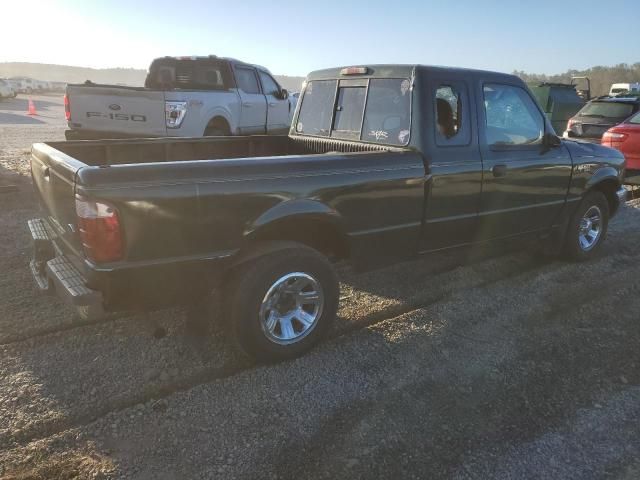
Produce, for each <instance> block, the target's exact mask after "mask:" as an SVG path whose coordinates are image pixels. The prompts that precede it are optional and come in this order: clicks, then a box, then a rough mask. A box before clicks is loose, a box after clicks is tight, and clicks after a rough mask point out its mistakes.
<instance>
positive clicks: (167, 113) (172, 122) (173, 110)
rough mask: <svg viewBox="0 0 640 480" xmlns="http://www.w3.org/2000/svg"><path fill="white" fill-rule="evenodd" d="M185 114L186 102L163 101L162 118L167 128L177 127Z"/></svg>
mask: <svg viewBox="0 0 640 480" xmlns="http://www.w3.org/2000/svg"><path fill="white" fill-rule="evenodd" d="M186 114H187V102H165V106H164V118H165V121H166V123H167V128H178V127H180V125H181V124H182V121H183V120H184V116H185V115H186Z"/></svg>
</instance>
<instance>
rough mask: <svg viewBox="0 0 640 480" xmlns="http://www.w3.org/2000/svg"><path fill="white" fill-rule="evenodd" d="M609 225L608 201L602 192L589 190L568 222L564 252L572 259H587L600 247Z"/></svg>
mask: <svg viewBox="0 0 640 480" xmlns="http://www.w3.org/2000/svg"><path fill="white" fill-rule="evenodd" d="M608 227H609V203H608V202H607V199H606V197H605V196H604V194H603V193H602V192H598V191H592V192H589V193H588V194H587V195H586V196H585V197H584V198H583V199H582V202H580V205H579V206H578V208H577V209H576V212H575V213H574V214H573V217H572V218H571V222H570V223H569V230H568V231H567V237H566V239H565V253H566V255H567V256H568V257H570V258H572V259H573V260H578V261H582V260H588V259H590V258H592V257H593V256H594V255H595V254H596V253H597V252H598V250H600V248H601V247H602V243H603V242H604V240H605V238H606V236H607V230H608Z"/></svg>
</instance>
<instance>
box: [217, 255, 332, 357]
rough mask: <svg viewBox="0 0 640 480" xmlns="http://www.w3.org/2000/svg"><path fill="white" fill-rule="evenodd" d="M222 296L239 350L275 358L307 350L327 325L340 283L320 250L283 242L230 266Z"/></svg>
mask: <svg viewBox="0 0 640 480" xmlns="http://www.w3.org/2000/svg"><path fill="white" fill-rule="evenodd" d="M226 297H227V301H228V303H227V308H226V312H227V321H228V327H229V329H230V332H231V333H232V335H233V336H234V338H235V339H236V341H237V343H238V344H239V345H240V347H241V348H242V350H244V351H245V352H246V353H247V354H249V355H250V356H252V357H254V358H256V359H259V360H263V361H277V360H283V359H286V358H292V357H296V356H298V355H300V354H302V353H304V352H306V351H307V350H309V349H310V348H311V347H313V346H314V345H315V344H316V343H318V341H320V339H321V338H322V337H323V336H324V335H325V334H326V333H327V332H328V331H329V330H330V328H331V325H332V323H333V321H334V319H335V316H336V312H337V308H338V297H339V287H338V279H337V276H336V274H335V271H334V269H333V267H332V265H331V264H330V263H329V261H328V260H327V258H326V257H325V256H323V255H322V254H320V253H319V252H317V251H315V250H313V249H311V248H308V247H306V246H304V245H298V244H287V246H286V247H284V248H282V249H280V250H277V251H274V252H271V253H268V254H265V255H263V256H260V257H257V258H256V259H254V260H250V261H248V263H247V264H246V265H244V266H242V267H240V268H239V269H238V270H237V271H235V272H233V274H232V281H231V282H230V284H229V286H228V289H227V296H226Z"/></svg>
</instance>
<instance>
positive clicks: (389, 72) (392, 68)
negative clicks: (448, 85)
mask: <svg viewBox="0 0 640 480" xmlns="http://www.w3.org/2000/svg"><path fill="white" fill-rule="evenodd" d="M354 67H355V68H362V67H364V68H367V69H368V72H367V73H366V74H362V75H353V76H354V77H357V76H364V77H367V76H375V77H389V78H392V77H411V76H412V75H413V74H414V72H416V71H418V70H420V71H422V72H424V73H448V74H453V75H456V76H468V75H477V74H481V75H482V76H484V77H493V78H495V79H502V80H505V79H508V80H509V81H510V82H511V83H517V84H522V83H523V82H522V80H521V79H520V78H519V77H517V76H515V75H511V74H508V73H499V72H491V71H488V70H476V69H471V68H460V67H445V66H436V65H421V64H375V65H348V66H344V67H335V68H327V69H324V70H316V71H313V72H311V73H310V74H309V75H308V76H307V80H322V79H325V80H326V79H333V78H341V77H344V76H343V75H342V74H341V71H342V70H343V69H345V68H354Z"/></svg>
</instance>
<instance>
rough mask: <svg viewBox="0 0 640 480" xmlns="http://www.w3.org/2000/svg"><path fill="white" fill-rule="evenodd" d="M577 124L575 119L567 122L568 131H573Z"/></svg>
mask: <svg viewBox="0 0 640 480" xmlns="http://www.w3.org/2000/svg"><path fill="white" fill-rule="evenodd" d="M576 123H577V122H576V121H575V120H574V119H573V118H570V119H569V121H568V122H567V131H571V129H572V128H573V126H574V125H575V124H576Z"/></svg>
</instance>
